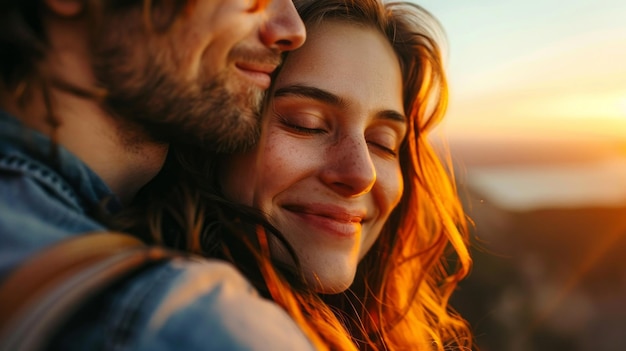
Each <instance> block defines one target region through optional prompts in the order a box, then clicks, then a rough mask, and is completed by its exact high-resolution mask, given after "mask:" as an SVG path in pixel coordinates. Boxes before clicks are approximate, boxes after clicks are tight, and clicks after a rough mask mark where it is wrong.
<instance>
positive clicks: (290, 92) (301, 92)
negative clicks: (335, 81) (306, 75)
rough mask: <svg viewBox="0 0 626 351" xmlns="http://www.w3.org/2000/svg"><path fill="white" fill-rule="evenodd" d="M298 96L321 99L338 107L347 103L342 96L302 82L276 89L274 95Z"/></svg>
mask: <svg viewBox="0 0 626 351" xmlns="http://www.w3.org/2000/svg"><path fill="white" fill-rule="evenodd" d="M283 96H297V97H301V98H307V99H312V100H317V101H321V102H323V103H326V104H328V105H333V106H337V107H345V106H347V103H346V102H345V100H344V99H342V98H341V97H340V96H338V95H336V94H333V93H331V92H329V91H327V90H324V89H320V88H316V87H312V86H308V85H301V84H294V85H289V86H286V87H282V88H279V89H276V91H275V92H274V97H283Z"/></svg>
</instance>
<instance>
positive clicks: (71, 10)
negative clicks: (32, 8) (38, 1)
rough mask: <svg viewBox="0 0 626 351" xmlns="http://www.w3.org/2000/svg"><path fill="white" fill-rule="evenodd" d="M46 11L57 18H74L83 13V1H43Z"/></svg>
mask: <svg viewBox="0 0 626 351" xmlns="http://www.w3.org/2000/svg"><path fill="white" fill-rule="evenodd" d="M44 3H45V4H46V7H47V8H48V10H49V11H50V12H52V13H54V14H56V15H57V16H61V17H75V16H77V15H79V14H80V13H81V12H83V9H84V7H85V2H84V1H83V0H44Z"/></svg>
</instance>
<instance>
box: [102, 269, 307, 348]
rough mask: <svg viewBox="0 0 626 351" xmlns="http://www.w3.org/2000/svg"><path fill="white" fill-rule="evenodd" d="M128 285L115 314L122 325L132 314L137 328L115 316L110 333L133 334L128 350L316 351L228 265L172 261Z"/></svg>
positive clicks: (281, 310) (300, 333) (287, 318)
mask: <svg viewBox="0 0 626 351" xmlns="http://www.w3.org/2000/svg"><path fill="white" fill-rule="evenodd" d="M127 284H128V285H127V286H125V287H124V288H123V289H122V291H123V293H124V295H125V296H123V297H121V298H119V299H117V300H116V304H117V306H112V307H113V309H112V311H114V310H117V311H118V312H114V313H115V314H116V315H117V317H116V318H117V320H118V321H122V320H125V319H126V318H129V316H131V315H132V316H134V320H135V321H137V323H136V324H135V325H133V326H132V328H133V329H134V328H137V329H135V330H123V329H124V324H123V323H116V322H115V320H116V319H115V318H112V319H109V322H112V323H115V325H112V326H109V328H107V329H108V330H109V331H111V330H114V329H117V331H118V332H117V333H116V334H117V335H125V336H128V335H133V334H134V335H135V336H136V337H135V338H134V341H132V342H129V344H128V345H127V347H128V349H136V350H163V351H166V350H190V351H193V350H235V351H236V350H313V348H312V346H311V344H310V342H309V341H308V339H307V338H306V337H305V336H304V334H303V333H302V331H301V330H300V328H299V327H298V326H297V324H296V323H295V322H294V321H293V319H291V317H289V315H288V314H287V313H286V312H285V311H284V310H283V309H282V308H281V307H279V306H278V305H277V304H276V303H274V302H272V301H270V300H267V299H264V298H262V297H261V296H259V294H258V293H257V292H256V290H255V289H254V288H253V287H252V285H251V284H250V283H249V282H248V280H246V278H245V277H244V276H243V275H242V274H241V273H240V272H239V271H238V270H237V269H236V268H235V267H233V266H232V265H230V264H229V263H226V262H223V261H218V260H204V259H198V260H188V259H178V260H173V261H171V262H168V263H167V264H165V265H162V266H159V267H157V268H155V269H152V270H151V271H150V272H146V273H145V275H143V276H139V277H137V278H136V279H133V280H132V281H130V282H128V283H127ZM138 297H141V301H139V300H138ZM109 310H111V308H109ZM119 311H124V312H123V313H119ZM124 315H125V316H124ZM140 321H141V322H140ZM126 326H127V327H130V326H128V325H126ZM108 337H112V335H108ZM113 337H114V335H113ZM118 346H119V345H118ZM122 349H123V347H122Z"/></svg>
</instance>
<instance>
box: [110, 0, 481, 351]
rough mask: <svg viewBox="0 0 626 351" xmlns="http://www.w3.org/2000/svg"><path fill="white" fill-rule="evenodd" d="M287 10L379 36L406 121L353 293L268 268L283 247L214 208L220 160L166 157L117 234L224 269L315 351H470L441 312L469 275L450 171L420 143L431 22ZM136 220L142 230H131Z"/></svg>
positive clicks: (344, 4)
mask: <svg viewBox="0 0 626 351" xmlns="http://www.w3.org/2000/svg"><path fill="white" fill-rule="evenodd" d="M294 2H295V4H296V7H297V8H298V11H299V12H300V15H301V16H302V18H303V20H304V22H305V24H307V26H311V25H316V24H320V23H321V24H323V22H324V21H325V20H329V19H332V20H333V21H345V22H348V23H357V24H359V25H365V26H368V27H371V28H375V29H377V30H379V31H380V32H381V33H382V34H384V35H385V37H386V38H387V39H388V40H389V42H390V44H391V45H392V47H393V49H394V51H395V53H396V55H397V57H398V60H399V62H400V67H401V72H402V76H403V84H404V87H403V94H404V108H405V112H406V114H407V116H408V120H409V128H408V133H407V136H406V138H405V140H404V141H403V143H402V145H401V149H400V164H401V168H402V176H403V179H404V184H405V188H404V193H403V195H402V199H401V201H400V203H399V205H398V206H397V208H396V209H394V211H393V212H392V214H391V216H390V218H389V219H388V221H387V223H386V224H385V226H384V229H383V231H382V233H381V235H380V237H379V238H378V240H377V242H376V243H375V244H374V246H373V247H372V249H371V250H370V251H369V253H368V254H367V255H366V256H365V257H364V259H363V260H362V261H361V262H360V264H359V267H358V272H357V276H356V278H355V281H354V283H353V284H352V286H351V287H350V288H349V289H348V290H347V291H345V292H344V293H341V294H337V295H328V296H320V295H319V294H316V293H315V292H314V291H312V289H310V288H308V287H307V285H306V282H305V280H304V279H303V278H302V276H301V274H300V273H299V267H296V268H295V269H294V268H293V267H291V268H289V267H284V266H283V265H281V264H280V263H278V262H276V261H274V260H272V258H271V256H270V252H269V248H268V245H267V235H275V236H277V237H278V238H279V239H280V240H282V241H283V243H284V244H285V245H286V246H287V247H288V244H287V243H286V241H285V240H284V238H283V237H282V236H281V235H280V233H279V232H278V231H276V230H275V229H273V228H272V226H271V225H270V224H269V223H267V222H266V219H265V217H264V216H263V214H261V213H258V212H257V211H256V210H254V209H251V208H247V207H245V206H241V205H237V204H233V203H231V202H229V201H227V200H225V199H223V198H222V196H220V190H219V185H218V184H217V180H216V178H217V177H216V169H215V168H216V167H217V166H216V159H217V155H207V154H206V152H205V153H203V154H202V153H198V150H193V149H192V148H189V147H182V146H176V145H174V146H173V149H172V153H171V157H170V159H169V161H168V164H167V166H166V169H165V171H164V172H162V174H161V175H160V176H159V177H157V178H156V179H155V180H154V181H153V183H152V184H151V185H150V186H149V187H147V188H146V189H145V191H144V193H143V194H142V196H141V197H140V200H139V201H138V203H137V206H136V207H135V212H129V213H128V214H129V215H128V216H126V217H121V219H122V220H123V219H130V221H128V222H127V223H125V225H124V226H123V227H124V228H129V227H131V228H132V230H133V231H134V232H137V233H143V236H144V239H146V240H149V241H156V242H161V243H165V244H167V245H170V246H174V247H176V248H181V249H184V250H187V251H190V252H195V253H199V254H202V255H205V256H208V257H215V258H220V259H225V260H227V261H230V262H232V263H233V264H234V265H235V266H237V267H238V268H239V269H240V270H241V271H242V272H243V273H244V274H245V275H246V276H247V277H248V278H249V279H250V281H251V282H252V283H253V284H254V285H255V286H256V287H257V288H258V289H259V291H261V293H262V294H264V295H265V296H267V297H269V298H271V299H273V300H274V301H275V302H276V303H278V304H279V305H281V306H282V307H283V308H284V309H285V310H286V311H287V312H288V313H289V314H290V315H291V316H292V317H293V318H294V320H295V321H296V322H297V323H298V324H299V325H300V326H301V328H302V329H303V331H304V332H305V333H306V334H307V336H308V337H309V338H310V339H311V341H312V342H313V343H314V344H315V346H316V347H317V348H318V349H320V350H328V349H330V350H356V349H359V350H444V349H445V350H455V349H457V350H465V349H469V348H471V347H472V337H471V333H470V331H469V328H468V326H467V324H466V322H465V321H464V320H463V319H462V318H461V317H460V316H459V315H458V314H456V313H455V312H454V311H453V310H452V309H451V307H450V306H449V303H448V300H449V298H450V295H451V294H452V292H453V291H454V289H455V288H456V286H457V283H458V282H459V281H460V280H461V279H462V278H464V277H465V276H466V275H467V273H468V271H469V269H470V266H471V259H470V256H469V253H468V248H467V242H468V238H467V235H468V234H467V222H466V221H467V220H466V218H465V214H464V212H463V209H462V206H461V203H460V201H459V199H458V197H457V192H456V188H455V182H454V178H453V175H452V170H451V166H450V164H449V162H447V161H446V162H442V160H441V159H440V158H439V157H438V156H437V154H436V153H435V151H434V150H433V148H432V146H431V145H430V143H429V140H428V139H427V134H428V132H429V131H430V130H432V128H433V127H434V126H435V125H436V124H437V123H438V122H439V121H440V119H441V118H442V117H443V114H444V111H445V108H446V104H447V98H448V95H447V94H448V92H447V83H446V79H445V72H444V68H443V63H442V53H441V48H440V46H439V44H438V41H437V40H441V39H442V38H443V34H442V32H441V30H440V27H439V25H438V23H437V22H436V21H435V20H434V19H433V18H432V16H430V15H429V14H428V13H427V12H426V11H424V10H423V9H421V8H420V7H418V6H416V5H414V4H411V3H407V2H398V3H386V4H383V3H381V2H380V1H379V0H295V1H294ZM337 35H341V33H337ZM287 59H289V58H288V57H287ZM445 160H446V159H444V161H445ZM150 189H154V190H150ZM137 218H142V219H146V218H147V219H148V220H147V222H142V223H137V222H136V220H137ZM123 222H124V221H120V223H123ZM292 256H294V261H295V262H297V257H295V255H294V254H293V253H292ZM296 266H298V265H297V264H296Z"/></svg>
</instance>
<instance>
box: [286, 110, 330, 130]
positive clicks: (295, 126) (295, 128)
mask: <svg viewBox="0 0 626 351" xmlns="http://www.w3.org/2000/svg"><path fill="white" fill-rule="evenodd" d="M278 117H279V118H280V121H281V123H282V124H283V125H284V126H286V127H287V128H289V129H292V130H294V131H296V132H298V133H302V134H322V133H326V130H324V129H322V128H307V127H303V126H300V125H297V124H294V123H293V122H291V121H290V120H289V119H287V118H286V117H285V116H283V115H280V114H279V115H278Z"/></svg>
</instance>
